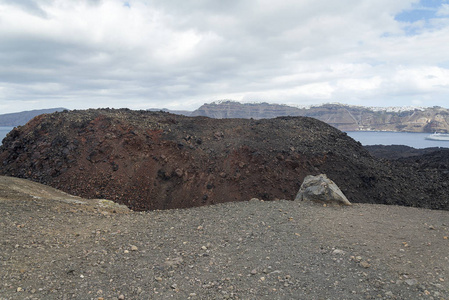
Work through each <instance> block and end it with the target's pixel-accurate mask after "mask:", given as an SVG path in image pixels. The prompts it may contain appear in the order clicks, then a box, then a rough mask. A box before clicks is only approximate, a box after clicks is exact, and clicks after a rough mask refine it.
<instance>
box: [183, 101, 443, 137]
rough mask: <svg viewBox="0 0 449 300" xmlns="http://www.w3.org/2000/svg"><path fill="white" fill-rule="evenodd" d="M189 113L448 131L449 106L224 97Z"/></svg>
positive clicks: (363, 127)
mask: <svg viewBox="0 0 449 300" xmlns="http://www.w3.org/2000/svg"><path fill="white" fill-rule="evenodd" d="M191 116H207V117H211V118H220V119H221V118H253V119H262V118H275V117H278V116H306V117H313V118H316V119H318V120H321V121H323V122H326V123H328V124H330V125H332V126H334V127H336V128H338V129H340V130H343V131H357V130H378V131H405V132H432V133H433V132H435V131H438V132H449V110H448V109H445V108H442V107H430V108H426V109H417V108H416V109H414V108H408V109H387V108H385V109H373V108H368V107H363V106H351V105H343V104H324V105H319V106H312V107H310V108H297V107H291V106H287V105H279V104H268V103H246V104H243V103H239V102H234V101H224V102H216V103H210V104H204V105H202V106H201V107H200V108H198V109H197V110H195V111H194V112H192V113H191Z"/></svg>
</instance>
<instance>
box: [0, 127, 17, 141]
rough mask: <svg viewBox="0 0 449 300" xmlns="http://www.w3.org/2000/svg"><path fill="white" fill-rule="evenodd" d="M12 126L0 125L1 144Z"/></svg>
mask: <svg viewBox="0 0 449 300" xmlns="http://www.w3.org/2000/svg"><path fill="white" fill-rule="evenodd" d="M13 128H14V127H2V126H0V145H1V144H2V141H3V139H4V138H5V136H6V135H7V134H8V132H10V131H11V130H12V129H13Z"/></svg>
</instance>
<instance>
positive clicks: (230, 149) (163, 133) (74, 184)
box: [0, 109, 449, 210]
mask: <svg viewBox="0 0 449 300" xmlns="http://www.w3.org/2000/svg"><path fill="white" fill-rule="evenodd" d="M0 163H1V166H0V174H3V175H10V176H16V177H21V178H27V179H32V180H34V181H37V182H40V183H44V184H47V185H50V186H53V187H56V188H59V189H61V190H63V191H66V192H69V193H71V194H75V195H79V196H83V197H88V198H105V199H110V200H114V201H116V202H119V203H121V204H126V205H127V206H128V207H130V208H132V209H135V210H151V209H167V208H181V207H191V206H199V205H206V204H212V203H219V202H227V201H240V200H249V199H251V198H253V197H257V198H260V199H263V200H274V199H294V197H295V194H296V192H297V191H298V189H299V187H300V185H301V183H302V181H303V179H304V177H305V176H306V175H309V174H320V173H325V174H327V175H328V176H329V177H330V178H332V179H333V180H334V181H335V183H336V184H337V185H338V186H339V187H340V189H341V190H342V191H343V193H344V194H345V195H346V196H347V197H348V198H349V199H351V202H368V203H384V204H399V205H408V206H419V207H426V208H435V209H449V200H448V199H449V187H448V186H447V182H448V180H449V177H448V175H447V174H445V173H444V172H441V171H440V170H438V169H434V168H426V169H423V168H420V166H418V165H413V164H403V163H400V162H396V161H387V160H379V159H376V158H374V157H372V156H371V155H370V154H369V152H368V151H366V150H365V149H364V148H363V147H362V146H361V145H360V143H358V142H356V141H354V140H353V139H351V138H350V137H348V136H347V135H346V134H345V133H343V132H341V131H339V130H337V129H335V128H333V127H331V126H329V125H327V124H325V123H323V122H321V121H318V120H316V119H312V118H307V117H280V118H276V119H265V120H250V119H210V118H205V117H195V118H192V117H185V116H180V115H172V114H169V113H164V112H147V111H131V110H126V109H124V110H110V109H102V110H86V111H70V112H67V111H66V112H60V113H53V114H49V115H41V116H38V117H36V118H34V119H33V120H31V121H30V122H29V123H27V124H26V125H25V126H22V127H18V128H15V129H14V130H13V131H12V132H10V133H9V134H8V136H7V137H6V138H5V139H4V141H3V145H2V146H1V147H0Z"/></svg>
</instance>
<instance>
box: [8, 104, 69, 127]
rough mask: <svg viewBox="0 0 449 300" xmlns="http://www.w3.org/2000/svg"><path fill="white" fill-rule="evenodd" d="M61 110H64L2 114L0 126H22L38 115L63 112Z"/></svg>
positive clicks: (58, 108) (51, 109) (39, 110)
mask: <svg viewBox="0 0 449 300" xmlns="http://www.w3.org/2000/svg"><path fill="white" fill-rule="evenodd" d="M63 110H65V108H63V107H57V108H48V109H37V110H29V111H22V112H17V113H10V114H2V115H0V126H3V127H15V126H22V125H25V124H26V123H27V122H28V121H29V120H31V119H32V118H34V117H36V116H38V115H42V114H50V113H53V112H56V111H63Z"/></svg>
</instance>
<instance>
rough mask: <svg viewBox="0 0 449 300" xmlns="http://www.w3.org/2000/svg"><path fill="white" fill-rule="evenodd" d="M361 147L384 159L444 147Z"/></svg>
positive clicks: (402, 156)
mask: <svg viewBox="0 0 449 300" xmlns="http://www.w3.org/2000/svg"><path fill="white" fill-rule="evenodd" d="M363 147H364V148H365V149H366V150H368V151H369V153H371V155H372V156H375V157H378V158H386V159H399V158H407V157H415V156H421V155H423V154H428V153H432V152H435V151H440V150H444V149H446V148H439V147H431V148H424V149H417V148H413V147H409V146H405V145H369V146H363Z"/></svg>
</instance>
